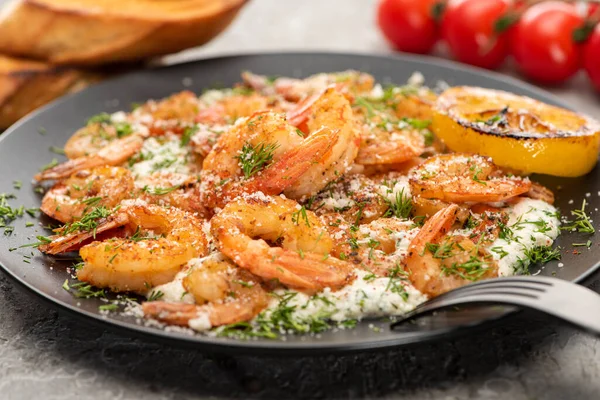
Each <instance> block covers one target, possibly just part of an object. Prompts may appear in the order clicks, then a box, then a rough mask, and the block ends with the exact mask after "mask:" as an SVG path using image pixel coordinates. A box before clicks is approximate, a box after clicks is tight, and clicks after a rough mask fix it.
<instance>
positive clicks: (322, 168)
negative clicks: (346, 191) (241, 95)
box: [284, 88, 360, 200]
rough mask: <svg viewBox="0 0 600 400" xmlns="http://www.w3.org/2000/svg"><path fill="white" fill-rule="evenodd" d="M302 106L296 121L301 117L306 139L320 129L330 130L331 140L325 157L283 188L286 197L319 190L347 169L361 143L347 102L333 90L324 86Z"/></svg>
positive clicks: (296, 197)
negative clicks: (319, 92) (324, 88)
mask: <svg viewBox="0 0 600 400" xmlns="http://www.w3.org/2000/svg"><path fill="white" fill-rule="evenodd" d="M302 108H303V109H304V110H305V111H303V112H302V118H296V123H299V121H301V120H302V119H304V121H303V122H302V123H301V124H304V125H305V127H306V128H305V129H306V132H305V133H307V134H308V135H309V138H310V137H311V136H314V135H317V134H319V133H321V132H329V133H327V134H326V136H328V137H330V138H332V143H331V148H330V149H328V151H327V152H325V153H324V156H323V157H321V158H320V159H318V162H317V163H315V164H314V165H312V166H311V167H310V168H309V169H308V170H307V171H305V172H304V173H303V174H302V176H301V177H300V178H299V179H298V180H297V182H295V183H294V184H293V185H291V186H289V187H288V188H287V189H286V190H285V191H284V193H285V195H286V196H287V197H291V198H293V199H297V200H301V199H305V198H308V197H310V196H312V195H314V194H316V193H318V192H319V191H320V190H321V189H323V188H324V187H325V186H327V184H328V183H329V182H332V181H335V180H336V179H338V178H339V177H340V176H342V175H344V174H345V173H346V172H348V171H349V170H350V168H351V166H352V164H353V163H354V159H355V158H356V155H357V153H358V145H359V143H360V137H359V135H358V134H357V133H356V124H355V122H354V116H353V113H352V108H351V107H350V103H349V102H348V100H347V99H346V98H345V97H344V95H342V94H341V93H340V92H339V91H337V90H336V89H333V88H328V89H326V90H325V91H324V92H323V93H322V94H320V95H318V96H317V97H316V98H315V99H314V101H313V100H311V103H310V104H309V105H305V106H303V107H302ZM313 132H314V133H313Z"/></svg>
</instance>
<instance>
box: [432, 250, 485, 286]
mask: <svg viewBox="0 0 600 400" xmlns="http://www.w3.org/2000/svg"><path fill="white" fill-rule="evenodd" d="M489 269H490V268H489V267H487V264H486V263H485V262H484V261H483V260H481V259H479V258H477V257H475V256H474V255H471V257H470V258H469V260H468V261H466V262H464V263H460V264H459V263H452V265H451V266H449V267H446V266H443V267H442V273H444V274H445V275H446V276H449V275H456V276H459V277H461V278H463V279H466V280H469V281H477V280H479V279H480V278H481V277H482V276H483V275H484V274H485V273H486V272H487V271H488V270H489Z"/></svg>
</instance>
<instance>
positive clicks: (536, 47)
mask: <svg viewBox="0 0 600 400" xmlns="http://www.w3.org/2000/svg"><path fill="white" fill-rule="evenodd" d="M0 7H1V10H2V11H1V12H0V129H5V128H7V127H8V126H9V125H10V124H12V123H14V122H15V121H16V120H17V119H19V118H20V117H22V116H23V115H25V114H27V113H28V112H30V111H31V110H33V109H34V108H36V107H39V106H40V105H42V104H44V103H46V102H48V101H50V100H52V99H54V98H56V97H59V96H61V95H63V94H64V93H68V92H72V91H76V90H80V89H81V88H83V87H85V86H87V85H89V84H91V83H94V82H97V81H100V80H103V79H106V78H108V77H111V76H114V75H117V74H120V73H123V72H127V71H130V70H133V69H136V68H143V67H146V66H148V65H157V64H159V65H160V64H171V63H177V62H182V61H187V60H191V59H198V58H203V57H211V56H217V55H223V54H239V53H256V52H264V51H269V52H276V51H294V50H301V51H302V50H303V51H309V50H322V51H335V52H358V53H376V54H393V53H398V52H409V53H421V54H429V55H431V56H434V57H442V58H447V59H453V60H457V61H459V62H465V63H468V64H472V65H476V66H480V67H484V68H488V69H495V70H498V71H499V72H501V73H505V74H509V75H512V76H516V77H519V78H522V79H526V80H530V81H532V82H533V83H535V84H537V85H539V86H543V87H547V88H549V89H550V90H551V91H552V92H554V93H555V94H557V95H559V96H561V97H563V100H566V101H568V102H571V103H572V104H573V106H574V107H576V108H580V107H583V108H580V109H581V110H583V111H586V112H588V113H597V111H596V107H597V105H598V98H599V97H598V95H597V91H598V90H600V27H599V26H597V22H598V20H599V19H600V5H599V3H598V2H596V1H539V0H528V1H518V0H514V1H513V0H447V1H443V0H302V1H298V2H291V1H278V0H250V1H246V0H173V1H151V0H147V1H139V0H136V1H133V0H121V1H115V0H104V1H101V2H100V1H92V0H77V1H65V0H30V1H26V2H23V1H7V0H0Z"/></svg>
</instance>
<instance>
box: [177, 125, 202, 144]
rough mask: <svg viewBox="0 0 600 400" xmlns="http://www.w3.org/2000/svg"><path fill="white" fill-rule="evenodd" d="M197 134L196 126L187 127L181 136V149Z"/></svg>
mask: <svg viewBox="0 0 600 400" xmlns="http://www.w3.org/2000/svg"><path fill="white" fill-rule="evenodd" d="M196 132H198V126H197V125H194V126H188V127H187V128H185V130H184V131H183V135H181V147H185V146H187V145H188V144H189V143H190V141H191V140H192V136H194V135H195V134H196Z"/></svg>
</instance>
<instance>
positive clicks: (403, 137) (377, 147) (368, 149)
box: [354, 97, 425, 165]
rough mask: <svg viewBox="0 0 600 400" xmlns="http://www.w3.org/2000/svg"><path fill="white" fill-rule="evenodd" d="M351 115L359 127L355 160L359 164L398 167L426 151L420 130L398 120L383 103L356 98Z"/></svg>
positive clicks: (365, 98)
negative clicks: (360, 140) (360, 138)
mask: <svg viewBox="0 0 600 400" xmlns="http://www.w3.org/2000/svg"><path fill="white" fill-rule="evenodd" d="M354 112H355V115H356V116H357V119H358V120H359V121H360V123H361V126H362V135H361V136H362V142H361V145H360V148H359V151H358V156H357V157H356V162H357V163H358V164H365V165H381V164H383V165H385V164H400V163H404V162H406V161H409V160H411V159H413V158H414V157H418V156H420V155H421V154H423V152H424V151H425V139H424V137H423V134H422V133H421V129H417V128H416V127H414V126H413V124H414V123H413V124H411V123H409V122H407V121H410V120H404V119H403V120H400V119H398V118H397V116H396V110H395V109H394V107H393V106H392V105H389V104H387V102H386V101H384V100H381V99H372V98H369V97H362V98H358V99H356V101H355V104H354ZM419 122H421V121H419Z"/></svg>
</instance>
